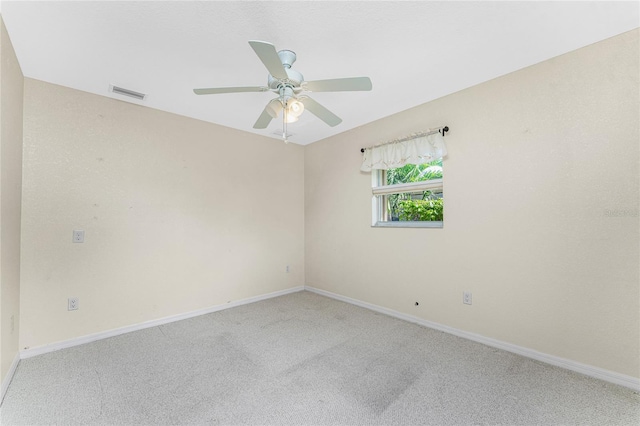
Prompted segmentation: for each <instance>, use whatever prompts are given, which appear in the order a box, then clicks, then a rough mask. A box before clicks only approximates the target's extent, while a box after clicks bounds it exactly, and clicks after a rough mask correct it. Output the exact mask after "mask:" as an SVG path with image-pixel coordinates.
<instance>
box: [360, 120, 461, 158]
mask: <svg viewBox="0 0 640 426" xmlns="http://www.w3.org/2000/svg"><path fill="white" fill-rule="evenodd" d="M448 131H449V126H444V127H442V128H440V129H438V133H442V137H444V134H445V133H447V132H448ZM418 137H419V136H418ZM403 139H405V138H403ZM401 140H402V139H401ZM405 140H408V139H405ZM392 142H393V141H392ZM360 152H364V148H360Z"/></svg>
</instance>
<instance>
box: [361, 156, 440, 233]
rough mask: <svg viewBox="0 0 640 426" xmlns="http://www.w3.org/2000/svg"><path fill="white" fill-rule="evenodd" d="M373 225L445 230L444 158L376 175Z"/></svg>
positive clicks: (379, 172)
mask: <svg viewBox="0 0 640 426" xmlns="http://www.w3.org/2000/svg"><path fill="white" fill-rule="evenodd" d="M372 186H373V217H372V225H373V226H381V227H384V226H388V227H391V226H393V227H416V228H418V227H419V228H441V227H442V224H443V207H444V206H443V202H444V200H443V198H442V158H439V159H437V160H435V161H431V162H429V163H425V164H407V165H404V166H402V167H398V168H392V169H387V170H376V171H374V172H373V173H372Z"/></svg>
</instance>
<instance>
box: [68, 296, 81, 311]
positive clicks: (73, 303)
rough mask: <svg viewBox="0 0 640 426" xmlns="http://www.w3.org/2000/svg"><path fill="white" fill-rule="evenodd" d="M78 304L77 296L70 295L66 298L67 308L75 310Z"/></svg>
mask: <svg viewBox="0 0 640 426" xmlns="http://www.w3.org/2000/svg"><path fill="white" fill-rule="evenodd" d="M78 304H79V301H78V298H77V297H70V298H69V300H68V305H67V310H68V311H75V310H76V309H78V307H79V306H78Z"/></svg>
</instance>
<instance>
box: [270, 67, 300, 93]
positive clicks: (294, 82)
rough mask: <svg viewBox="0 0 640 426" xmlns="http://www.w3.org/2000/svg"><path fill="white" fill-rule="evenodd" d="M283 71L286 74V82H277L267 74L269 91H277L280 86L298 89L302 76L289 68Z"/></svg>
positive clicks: (277, 80)
mask: <svg viewBox="0 0 640 426" xmlns="http://www.w3.org/2000/svg"><path fill="white" fill-rule="evenodd" d="M285 71H286V72H287V77H288V78H287V79H286V80H279V79H277V78H274V77H273V76H272V75H271V74H269V80H268V81H269V88H270V89H273V90H277V89H278V88H279V87H280V86H283V85H287V86H291V87H294V88H297V87H300V83H302V82H303V81H304V77H303V76H302V74H301V73H299V72H298V71H296V70H294V69H291V68H285Z"/></svg>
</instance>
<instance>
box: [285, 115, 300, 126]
mask: <svg viewBox="0 0 640 426" xmlns="http://www.w3.org/2000/svg"><path fill="white" fill-rule="evenodd" d="M296 121H298V117H297V116H295V115H292V114H285V115H284V122H285V123H287V124H288V123H295V122H296Z"/></svg>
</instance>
